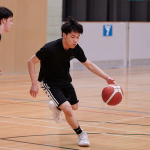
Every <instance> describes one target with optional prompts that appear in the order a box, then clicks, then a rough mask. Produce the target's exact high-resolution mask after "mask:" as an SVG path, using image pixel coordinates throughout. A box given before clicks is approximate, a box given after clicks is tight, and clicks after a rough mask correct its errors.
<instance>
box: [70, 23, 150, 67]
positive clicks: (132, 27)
mask: <svg viewBox="0 0 150 150" xmlns="http://www.w3.org/2000/svg"><path fill="white" fill-rule="evenodd" d="M80 23H81V24H82V25H83V30H84V31H83V35H81V36H80V40H79V45H80V46H81V47H82V48H83V50H84V52H85V55H86V56H87V58H88V59H89V60H91V61H92V62H93V63H95V64H96V65H97V66H99V67H100V68H119V67H128V66H129V67H140V66H150V23H147V22H146V23H128V22H116V23H114V22H80ZM103 25H112V26H113V35H112V36H103ZM84 69H86V68H85V67H84V66H83V65H82V64H81V63H80V62H79V61H77V60H76V59H74V60H73V61H71V70H84Z"/></svg>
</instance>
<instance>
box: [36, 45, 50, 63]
mask: <svg viewBox="0 0 150 150" xmlns="http://www.w3.org/2000/svg"><path fill="white" fill-rule="evenodd" d="M51 53H52V52H51V50H50V48H48V45H47V44H46V45H44V46H43V47H42V48H41V49H40V50H39V51H38V52H37V53H36V54H35V55H36V56H37V57H38V59H39V60H43V59H45V58H47V57H49V56H50V55H51Z"/></svg>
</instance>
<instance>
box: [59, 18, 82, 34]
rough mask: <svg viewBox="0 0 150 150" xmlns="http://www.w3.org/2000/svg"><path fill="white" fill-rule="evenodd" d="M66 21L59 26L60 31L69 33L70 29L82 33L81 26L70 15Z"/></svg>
mask: <svg viewBox="0 0 150 150" xmlns="http://www.w3.org/2000/svg"><path fill="white" fill-rule="evenodd" d="M66 20H67V21H66V22H65V23H64V24H63V25H62V26H61V31H62V33H65V34H66V35H67V34H68V33H71V32H72V31H74V32H77V33H80V34H82V33H83V26H82V25H81V24H79V23H78V22H77V21H76V20H74V19H73V18H72V17H70V16H69V17H68V18H67V19H66Z"/></svg>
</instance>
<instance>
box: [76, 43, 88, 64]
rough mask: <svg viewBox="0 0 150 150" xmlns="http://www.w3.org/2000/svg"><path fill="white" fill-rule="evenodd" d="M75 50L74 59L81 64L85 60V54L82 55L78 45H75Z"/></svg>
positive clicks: (82, 52)
mask: <svg viewBox="0 0 150 150" xmlns="http://www.w3.org/2000/svg"><path fill="white" fill-rule="evenodd" d="M76 50H77V56H76V58H77V59H78V60H79V61H80V62H82V63H83V62H86V60H87V58H86V56H85V54H84V51H83V49H82V48H81V47H80V46H79V45H77V47H76Z"/></svg>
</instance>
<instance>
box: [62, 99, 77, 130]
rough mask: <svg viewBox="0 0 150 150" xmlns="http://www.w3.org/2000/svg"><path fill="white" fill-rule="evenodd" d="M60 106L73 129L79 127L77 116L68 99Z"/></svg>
mask: <svg viewBox="0 0 150 150" xmlns="http://www.w3.org/2000/svg"><path fill="white" fill-rule="evenodd" d="M59 108H60V109H61V110H62V111H63V112H64V114H65V117H66V120H67V122H68V124H69V125H70V126H71V127H72V129H77V128H78V127H79V124H78V122H77V119H76V117H75V116H74V114H73V110H72V107H71V105H70V103H69V102H68V101H66V102H64V103H63V104H61V105H60V106H59Z"/></svg>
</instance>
